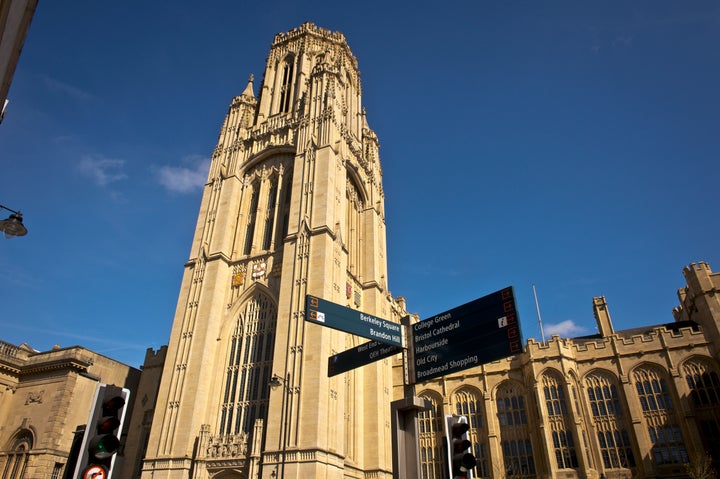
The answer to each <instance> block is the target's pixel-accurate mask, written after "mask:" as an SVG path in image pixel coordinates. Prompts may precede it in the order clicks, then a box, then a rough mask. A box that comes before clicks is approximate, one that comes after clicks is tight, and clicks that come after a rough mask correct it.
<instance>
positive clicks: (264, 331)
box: [142, 23, 406, 479]
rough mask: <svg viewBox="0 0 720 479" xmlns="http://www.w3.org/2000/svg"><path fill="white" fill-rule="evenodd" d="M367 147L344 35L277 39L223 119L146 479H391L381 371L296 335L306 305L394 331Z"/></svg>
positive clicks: (385, 368)
mask: <svg viewBox="0 0 720 479" xmlns="http://www.w3.org/2000/svg"><path fill="white" fill-rule="evenodd" d="M381 177H382V169H381V167H380V160H379V157H378V140H377V137H376V136H375V134H374V132H373V131H372V130H371V129H370V128H369V126H368V123H367V121H366V118H365V112H364V110H363V108H362V106H361V87H360V78H359V71H358V66H357V60H356V59H355V57H354V56H353V54H352V52H351V51H350V49H349V47H348V45H347V43H346V41H345V37H344V36H343V35H342V34H341V33H337V32H331V31H329V30H325V29H322V28H319V27H317V26H315V25H313V24H310V23H307V24H304V25H302V26H300V27H298V28H296V29H294V30H292V31H290V32H287V33H281V34H278V35H276V36H275V39H274V41H273V43H272V46H271V49H270V54H269V56H268V58H267V63H266V68H265V74H264V78H263V81H262V83H261V85H260V90H259V96H258V97H257V98H256V97H255V92H254V79H253V78H252V77H251V78H250V81H249V82H248V85H247V88H246V89H245V91H244V92H243V93H242V94H241V95H240V96H238V97H235V98H234V99H233V100H232V102H231V104H230V107H229V111H228V113H227V115H226V117H225V121H224V122H223V125H222V128H221V130H220V135H219V139H218V144H217V147H216V148H215V151H214V153H213V156H212V163H211V166H210V172H209V175H208V180H207V184H206V186H205V191H204V194H203V199H202V203H201V206H200V213H199V217H198V222H197V228H196V232H195V237H194V239H193V243H192V247H191V256H190V259H189V261H188V262H187V264H186V267H185V274H184V277H183V281H182V286H181V291H180V297H179V301H178V306H177V311H176V315H175V319H174V323H173V327H172V332H171V336H170V341H169V345H168V352H167V360H166V363H165V368H164V371H163V375H162V382H161V385H160V392H159V397H158V403H157V407H156V409H155V415H154V419H153V423H152V429H151V432H150V439H149V444H148V450H147V455H146V458H145V461H144V464H143V471H142V477H143V478H144V479H150V478H153V479H166V478H167V479H170V478H188V477H192V478H194V479H201V478H208V477H223V478H231V477H237V478H245V477H253V478H255V477H261V478H271V477H272V478H274V477H323V478H328V479H331V478H338V479H340V478H343V477H344V478H350V477H353V478H361V477H362V478H365V477H373V478H389V477H391V469H392V457H391V455H392V454H391V443H390V440H391V434H390V420H389V416H390V413H389V408H388V405H389V404H390V402H391V395H392V368H391V360H390V359H386V360H383V361H379V362H377V363H375V364H373V365H370V366H367V367H365V368H362V369H358V370H355V371H352V372H349V373H346V374H343V375H340V376H337V377H331V378H329V377H328V374H327V368H328V362H327V360H328V357H329V356H330V355H332V354H335V353H338V352H341V351H344V350H346V349H349V348H351V347H354V346H357V345H359V344H360V343H361V342H364V341H363V340H361V339H360V338H357V337H354V336H352V335H349V334H346V333H341V332H338V331H335V330H332V329H329V328H325V327H322V326H318V325H316V324H310V323H306V322H305V321H304V308H305V298H306V295H308V294H311V295H315V296H318V297H321V298H324V299H326V300H328V301H331V302H334V303H337V304H341V305H343V306H347V307H350V308H355V309H359V310H360V309H361V310H362V311H364V312H365V313H368V314H373V315H376V316H378V317H380V318H384V319H387V320H391V321H394V322H399V321H400V318H401V317H402V316H403V315H405V314H406V312H405V311H404V309H403V308H402V306H401V303H399V302H397V301H395V300H394V299H393V298H392V297H391V296H390V294H389V292H388V290H387V266H386V244H385V218H384V193H383V188H382V183H381Z"/></svg>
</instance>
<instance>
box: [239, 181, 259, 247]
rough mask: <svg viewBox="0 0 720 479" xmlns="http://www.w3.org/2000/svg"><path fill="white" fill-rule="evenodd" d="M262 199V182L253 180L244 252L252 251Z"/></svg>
mask: <svg viewBox="0 0 720 479" xmlns="http://www.w3.org/2000/svg"><path fill="white" fill-rule="evenodd" d="M259 200H260V184H259V182H253V184H252V196H251V197H250V206H249V208H248V210H247V224H246V226H245V246H244V247H243V254H246V255H248V254H250V253H251V252H252V245H253V237H254V236H255V222H256V221H257V210H258V202H259Z"/></svg>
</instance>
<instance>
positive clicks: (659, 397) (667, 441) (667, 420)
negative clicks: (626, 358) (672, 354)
mask: <svg viewBox="0 0 720 479" xmlns="http://www.w3.org/2000/svg"><path fill="white" fill-rule="evenodd" d="M633 380H634V382H635V389H636V391H637V394H638V399H639V400H640V405H641V406H642V410H643V416H644V417H645V423H646V425H647V428H648V435H649V436H650V442H651V443H652V453H651V456H652V458H653V460H654V461H655V464H657V465H662V464H678V463H679V464H682V463H685V462H688V454H687V451H686V450H685V444H684V442H683V438H682V433H681V432H680V427H679V426H678V422H677V418H676V416H675V410H674V408H673V403H672V399H671V396H670V390H669V389H668V385H667V380H666V379H665V377H664V375H663V374H662V373H661V372H660V371H658V370H657V369H656V368H650V367H643V368H640V369H637V370H636V371H634V373H633Z"/></svg>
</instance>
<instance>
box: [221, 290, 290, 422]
mask: <svg viewBox="0 0 720 479" xmlns="http://www.w3.org/2000/svg"><path fill="white" fill-rule="evenodd" d="M276 317H277V309H276V306H275V304H274V303H273V301H272V300H271V299H270V298H269V297H268V296H267V295H266V294H264V293H261V292H258V293H256V294H255V295H254V296H253V297H252V298H250V300H248V302H247V303H246V304H245V308H244V310H243V312H242V313H241V314H240V317H239V318H238V319H237V321H236V323H235V327H234V329H233V332H232V336H231V337H230V347H229V348H228V362H227V368H226V372H225V388H224V391H223V396H222V405H221V415H220V428H219V432H220V435H227V434H239V433H240V432H246V433H249V432H250V430H251V428H252V426H253V424H255V420H256V419H265V417H266V413H267V405H268V388H267V384H268V383H269V381H270V375H271V374H270V371H271V369H272V355H273V346H274V344H275V321H276Z"/></svg>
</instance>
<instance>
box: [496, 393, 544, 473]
mask: <svg viewBox="0 0 720 479" xmlns="http://www.w3.org/2000/svg"><path fill="white" fill-rule="evenodd" d="M495 404H496V406H497V415H498V423H499V424H500V444H501V447H502V451H503V461H504V467H505V476H506V477H534V476H535V459H534V457H533V448H532V441H531V440H530V428H529V427H528V420H527V412H526V409H525V395H524V391H523V389H522V388H521V387H520V386H519V385H518V384H515V383H512V382H505V383H503V384H501V385H500V387H499V388H498V391H497V397H496V399H495Z"/></svg>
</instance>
